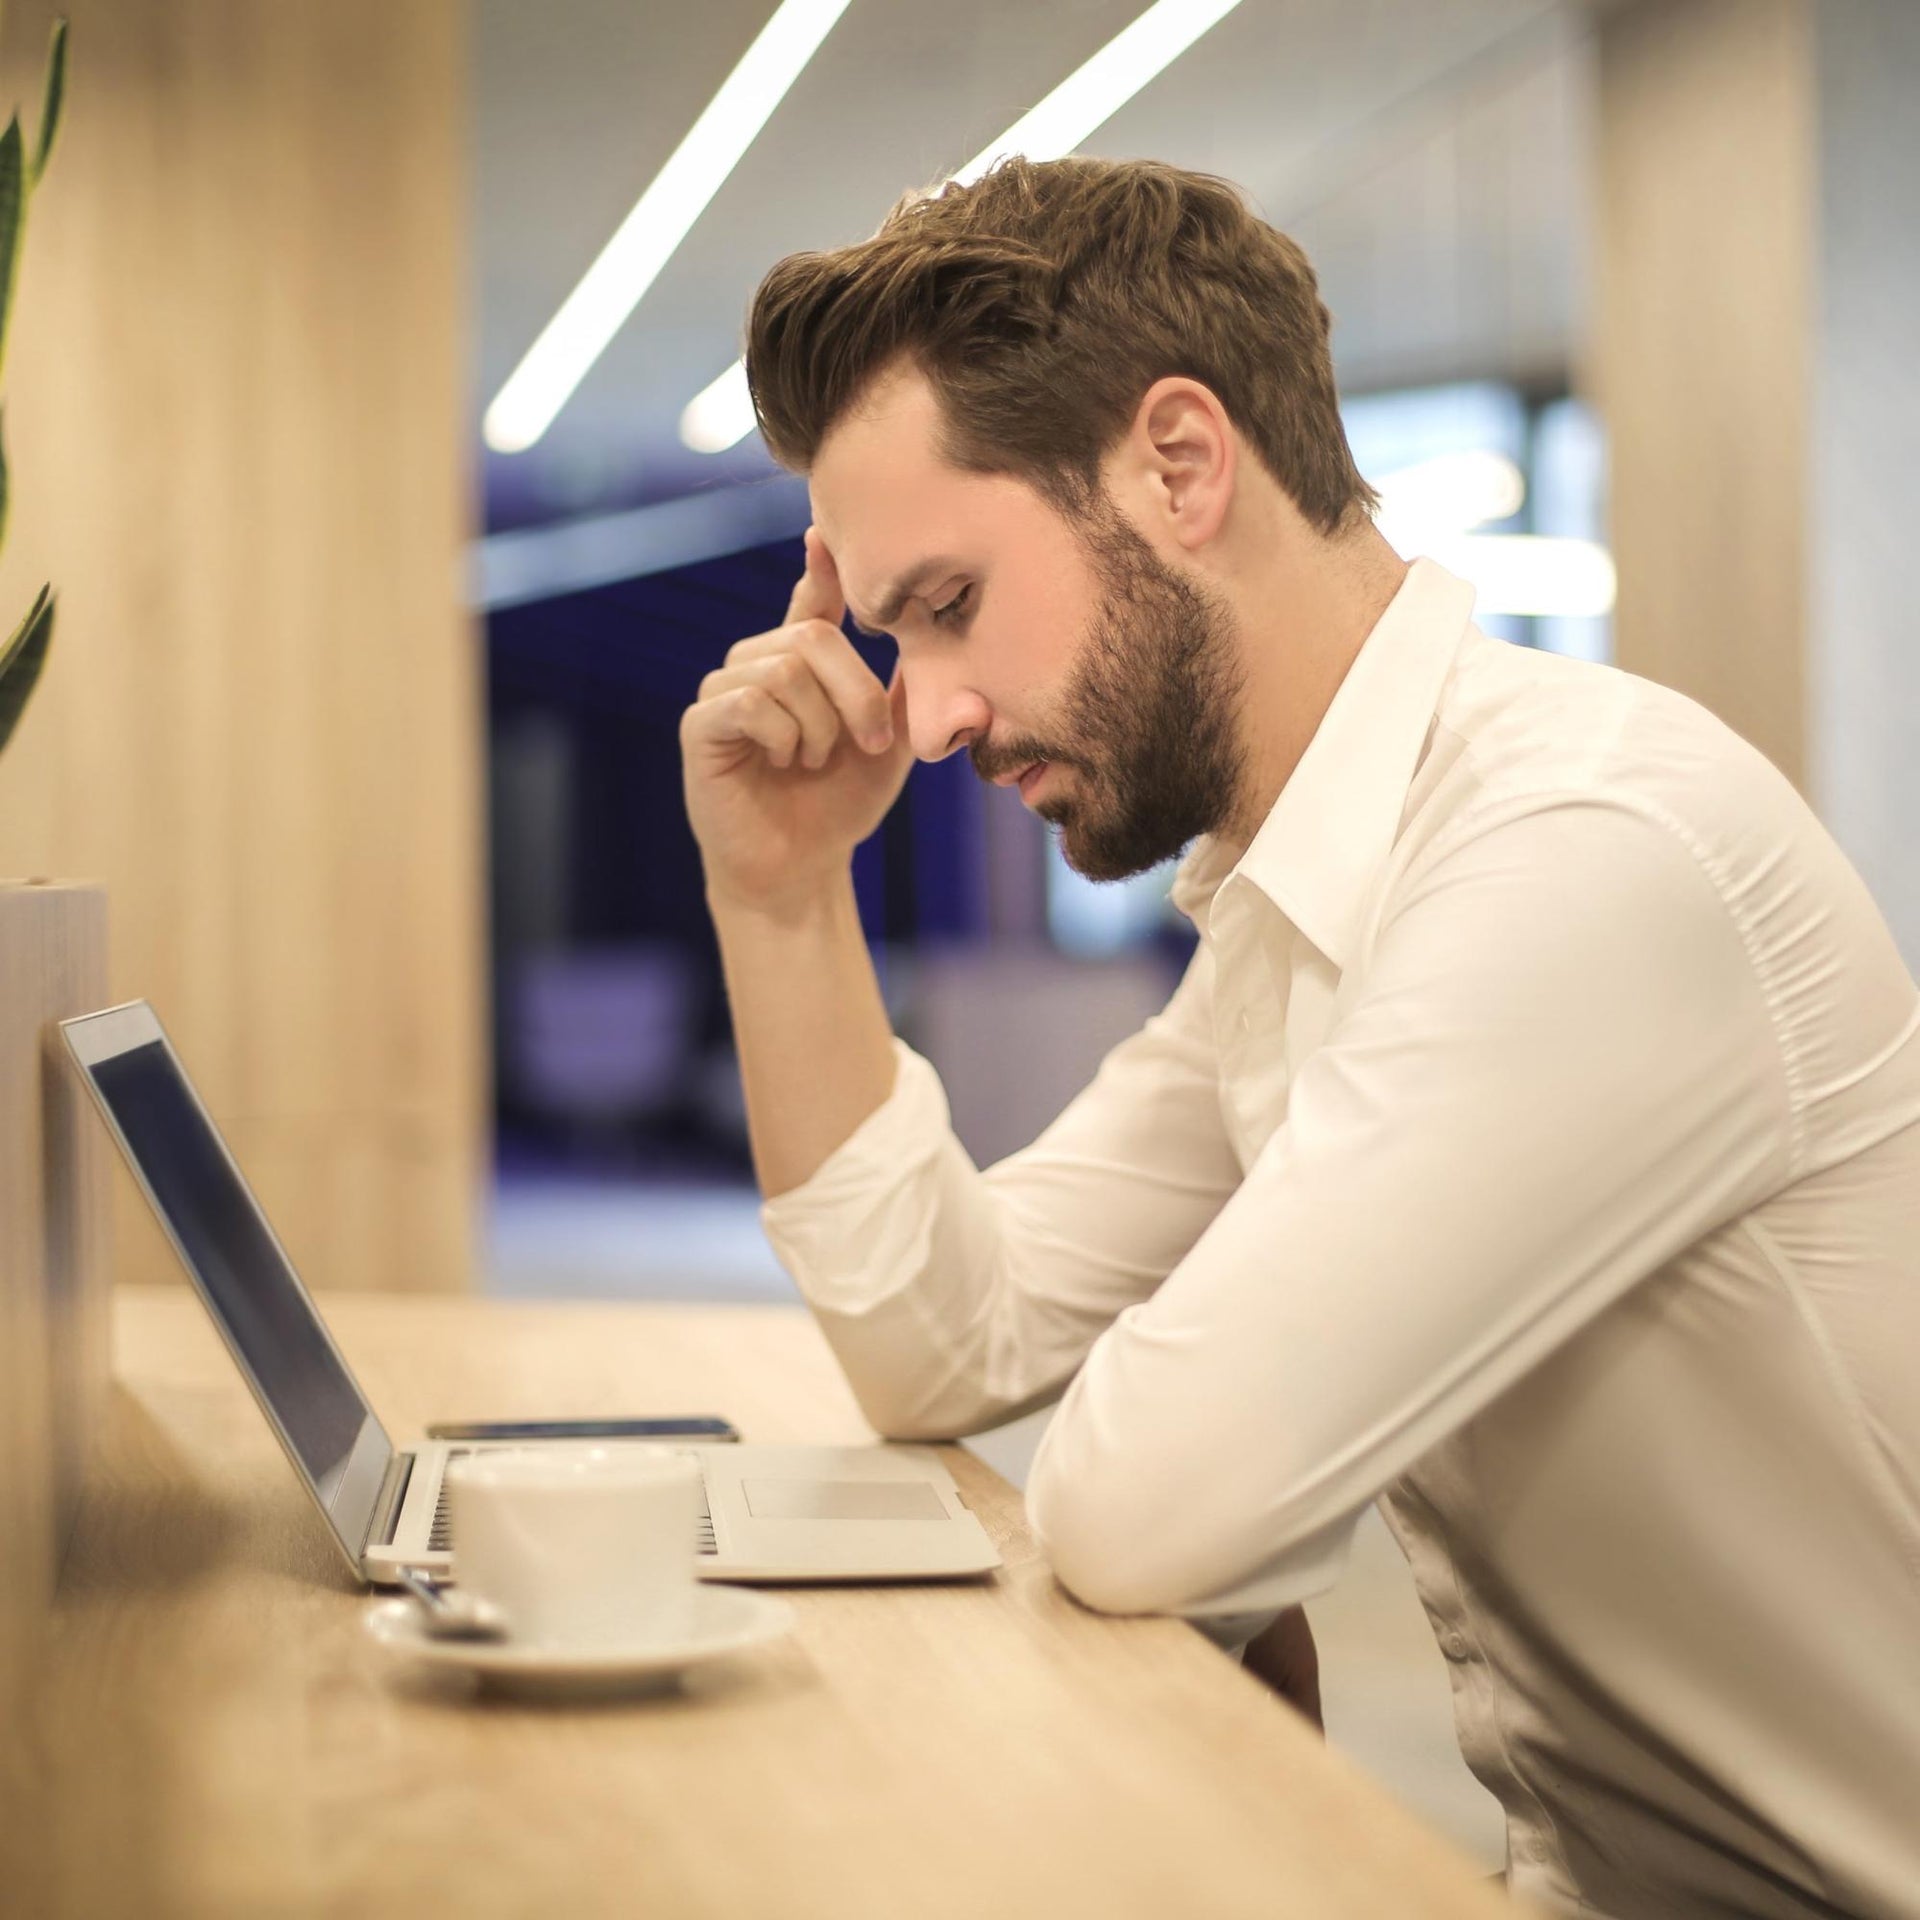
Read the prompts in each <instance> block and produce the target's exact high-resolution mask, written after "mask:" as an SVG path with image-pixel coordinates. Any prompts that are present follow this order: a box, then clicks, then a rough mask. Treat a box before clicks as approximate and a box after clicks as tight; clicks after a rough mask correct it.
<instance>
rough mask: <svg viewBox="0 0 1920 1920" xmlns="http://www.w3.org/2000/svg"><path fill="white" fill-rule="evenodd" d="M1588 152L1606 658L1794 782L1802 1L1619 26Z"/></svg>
mask: <svg viewBox="0 0 1920 1920" xmlns="http://www.w3.org/2000/svg"><path fill="white" fill-rule="evenodd" d="M1598 143H1599V167H1598V182H1597V186H1598V195H1599V208H1598V213H1599V252H1598V326H1597V329H1596V338H1595V355H1594V373H1595V377H1596V382H1597V389H1598V391H1597V396H1596V397H1597V398H1598V400H1599V403H1600V406H1601V409H1602V412H1603V413H1604V415H1605V418H1606V424H1607V436H1608V459H1609V465H1610V478H1609V489H1610V494H1611V501H1612V506H1611V521H1612V526H1611V542H1612V547H1613V554H1614V560H1615V562H1616V564H1617V566H1618V568H1619V575H1620V588H1619V603H1618V606H1617V609H1616V612H1615V616H1614V634H1615V657H1616V659H1617V660H1618V661H1619V664H1620V665H1621V666H1623V667H1627V668H1629V669H1631V670H1632V671H1633V672H1635V673H1641V674H1645V675H1646V676H1647V677H1648V678H1649V679H1653V680H1660V681H1664V682H1665V683H1666V684H1668V685H1669V686H1674V687H1678V688H1679V689H1680V690H1681V691H1682V692H1684V693H1688V694H1691V695H1692V696H1693V697H1694V698H1695V699H1697V700H1699V701H1701V702H1702V703H1704V704H1705V705H1706V706H1708V707H1711V708H1712V709H1713V710H1714V712H1716V713H1717V714H1719V715H1720V717H1721V718H1722V719H1723V720H1725V721H1726V722H1727V723H1728V724H1729V725H1730V726H1732V727H1733V728H1734V729H1735V730H1736V731H1738V732H1739V733H1741V734H1743V735H1745V736H1746V738H1747V739H1749V740H1751V741H1752V742H1753V743H1754V744H1755V745H1756V746H1757V747H1759V748H1760V749H1761V751H1762V752H1764V753H1765V754H1766V755H1767V756H1768V758H1769V759H1771V760H1772V761H1773V762H1774V763H1775V764H1776V765H1777V766H1779V767H1780V768H1781V769H1782V770H1783V771H1784V772H1785V773H1786V774H1787V775H1788V776H1789V777H1790V778H1792V779H1793V780H1795V781H1796V782H1802V781H1804V778H1805V769H1806V741H1805V731H1806V729H1805V706H1806V691H1805V689H1806V677H1807V667H1806V659H1805V626H1806V579H1807V561H1808V556H1807V521H1806V490H1807V468H1808V413H1809V406H1810V395H1809V368H1810V361H1809V343H1810V330H1811V325H1812V301H1813V294H1812V287H1813V256H1814V207H1813V203H1814V193H1815V156H1814V98H1813V83H1812V66H1811V59H1810V49H1809V28H1808V22H1807V17H1806V13H1805V8H1804V5H1803V0H1685V4H1681V5H1673V4H1668V0H1639V3H1638V4H1622V5H1620V6H1618V7H1616V8H1614V9H1613V10H1612V11H1610V12H1609V13H1607V14H1606V15H1605V16H1604V18H1603V20H1602V23H1601V31H1600V82H1599V126H1598Z"/></svg>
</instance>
